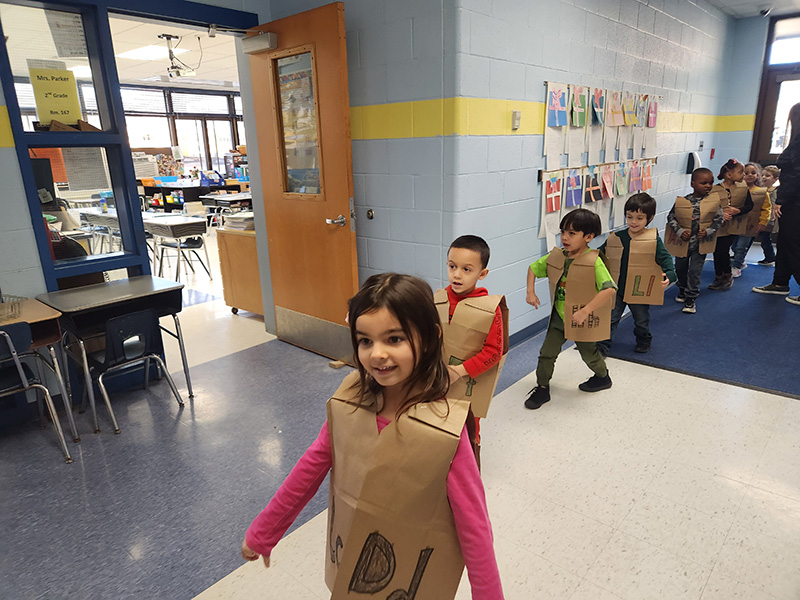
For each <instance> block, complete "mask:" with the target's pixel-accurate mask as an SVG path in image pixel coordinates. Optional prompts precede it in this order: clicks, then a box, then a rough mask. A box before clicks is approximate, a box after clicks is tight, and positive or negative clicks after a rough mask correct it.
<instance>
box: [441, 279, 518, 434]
mask: <svg viewBox="0 0 800 600" xmlns="http://www.w3.org/2000/svg"><path fill="white" fill-rule="evenodd" d="M433 301H434V303H435V304H436V310H437V311H438V312H439V322H440V324H441V326H442V335H443V338H444V344H443V347H442V358H443V359H444V362H445V364H446V365H460V364H461V363H463V362H464V361H466V360H468V359H470V358H472V357H473V356H475V355H476V354H477V353H478V352H480V351H481V349H482V348H483V344H484V343H485V342H486V336H487V335H488V334H489V330H490V329H491V327H492V323H493V322H494V316H495V311H496V310H497V307H498V306H499V307H500V314H501V316H502V319H503V356H502V358H501V359H500V362H499V363H497V364H496V365H494V366H493V367H492V368H491V369H488V370H487V371H484V372H483V373H481V374H480V375H478V377H476V378H474V379H473V378H472V377H466V378H465V377H462V378H461V379H459V380H458V381H456V382H454V383H452V384H450V391H449V392H448V393H447V396H448V397H449V398H460V399H463V400H469V402H470V404H471V405H472V412H473V414H474V415H475V416H476V417H479V418H484V417H486V416H487V414H488V413H489V405H490V404H491V402H492V396H494V390H495V388H496V387H497V381H498V380H499V379H500V372H501V371H502V370H503V365H504V364H505V362H506V355H507V354H508V307H507V306H506V298H505V296H478V297H476V298H464V299H463V300H461V301H460V302H459V303H458V304H457V305H456V309H455V311H454V312H453V318H452V319H450V300H449V299H448V297H447V290H437V291H436V293H435V294H434V295H433Z"/></svg>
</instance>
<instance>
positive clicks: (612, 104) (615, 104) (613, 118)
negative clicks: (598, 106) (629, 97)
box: [606, 92, 625, 127]
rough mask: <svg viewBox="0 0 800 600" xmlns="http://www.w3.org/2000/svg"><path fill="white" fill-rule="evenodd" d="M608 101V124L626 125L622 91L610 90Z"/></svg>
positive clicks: (611, 125) (612, 125)
mask: <svg viewBox="0 0 800 600" xmlns="http://www.w3.org/2000/svg"><path fill="white" fill-rule="evenodd" d="M606 102H607V103H608V109H607V114H606V125H608V126H610V127H619V126H620V125H625V117H624V116H623V112H622V93H621V92H609V96H608V98H607V100H606Z"/></svg>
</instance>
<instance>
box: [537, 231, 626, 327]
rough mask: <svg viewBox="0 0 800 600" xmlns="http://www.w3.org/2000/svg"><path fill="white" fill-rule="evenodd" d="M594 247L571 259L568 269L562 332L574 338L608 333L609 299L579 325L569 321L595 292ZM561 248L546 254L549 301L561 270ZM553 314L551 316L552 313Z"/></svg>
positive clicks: (562, 257)
mask: <svg viewBox="0 0 800 600" xmlns="http://www.w3.org/2000/svg"><path fill="white" fill-rule="evenodd" d="M599 255H600V253H599V252H598V251H597V250H590V251H589V252H585V253H583V254H581V255H580V256H579V257H577V258H576V259H575V260H573V261H572V264H571V265H570V267H569V271H568V272H567V281H566V299H565V302H564V336H565V337H566V338H567V339H568V340H573V341H576V342H599V341H602V340H607V339H608V338H609V337H611V306H612V303H611V302H608V303H606V304H604V305H602V306H600V307H598V308H597V310H595V311H593V312H592V313H590V314H589V316H588V317H587V318H586V321H584V322H583V323H582V324H580V325H575V324H574V323H573V322H572V315H573V314H575V313H576V312H578V311H579V310H580V309H582V308H583V307H584V306H586V305H587V304H588V303H589V302H591V301H592V299H593V298H594V297H595V296H596V295H597V279H596V276H595V266H594V265H595V261H596V260H597V257H598V256H599ZM566 260H567V259H566V257H565V256H564V251H563V250H562V249H561V248H558V247H555V248H553V249H552V250H551V251H550V254H549V255H548V256H547V279H548V281H549V284H550V302H551V304H555V299H556V287H557V286H558V283H559V281H561V277H562V275H563V274H564V264H565V263H566ZM551 318H552V317H551Z"/></svg>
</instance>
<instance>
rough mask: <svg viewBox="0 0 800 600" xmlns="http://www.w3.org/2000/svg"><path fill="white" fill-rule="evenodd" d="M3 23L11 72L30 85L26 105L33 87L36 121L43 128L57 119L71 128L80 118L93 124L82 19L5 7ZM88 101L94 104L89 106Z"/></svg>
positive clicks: (69, 14) (1, 6)
mask: <svg viewBox="0 0 800 600" xmlns="http://www.w3.org/2000/svg"><path fill="white" fill-rule="evenodd" d="M0 21H2V24H3V31H4V32H5V35H6V47H7V48H8V57H9V61H10V63H11V73H12V75H13V76H14V78H15V79H16V80H17V82H18V83H19V84H20V86H27V85H30V86H31V87H30V88H27V87H25V88H24V90H25V92H26V94H25V98H24V101H25V102H26V103H29V102H30V97H29V96H28V95H27V90H28V89H30V90H31V95H32V96H33V99H34V105H35V109H36V113H37V119H36V120H37V121H38V122H39V123H41V124H42V126H49V124H50V122H51V121H52V120H56V121H60V122H61V123H65V124H67V125H75V124H77V122H78V119H83V120H86V121H88V120H89V119H88V118H87V117H88V115H89V113H90V112H96V110H97V105H96V103H95V102H94V84H93V83H92V70H91V67H90V66H89V54H88V50H87V48H86V38H85V36H84V31H83V19H82V18H81V15H80V14H78V13H72V12H66V11H60V10H45V9H42V8H34V7H30V6H18V5H11V4H0ZM78 86H81V88H83V89H82V90H81V92H82V93H79V92H78ZM17 89H18V91H21V88H19V87H18V88H17ZM89 91H91V93H89ZM88 97H90V99H89V101H90V102H91V103H92V106H89V105H88V103H87V102H86V100H87V98H88ZM21 100H22V98H21Z"/></svg>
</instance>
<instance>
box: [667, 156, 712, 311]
mask: <svg viewBox="0 0 800 600" xmlns="http://www.w3.org/2000/svg"><path fill="white" fill-rule="evenodd" d="M713 187H714V174H713V173H712V172H711V171H710V170H709V169H706V168H702V167H701V168H699V169H695V170H694V171H693V172H692V193H691V194H688V195H687V196H686V197H679V198H678V199H677V200H676V201H675V205H674V206H673V207H672V210H670V211H669V214H668V215H667V231H666V233H665V238H666V240H667V244H666V246H667V249H668V250H669V251H670V252H671V253H672V254H673V255H674V256H675V271H676V272H677V274H678V296H677V297H676V298H675V300H676V301H678V302H682V303H683V312H685V313H690V314H692V313H695V312H697V308H696V305H695V302H696V300H697V297H698V296H699V295H700V274H701V273H702V272H703V264H704V263H705V261H706V253H708V252H712V251H713V250H714V247H715V246H716V240H715V239H714V236H715V235H716V234H717V232H718V231H719V228H720V227H722V222H723V212H722V206H720V204H719V202H718V201H717V199H716V198H713V197H712V198H709V197H708V194H709V192H711V189H712V188H713ZM679 240H680V241H679ZM687 242H688V245H687Z"/></svg>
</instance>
